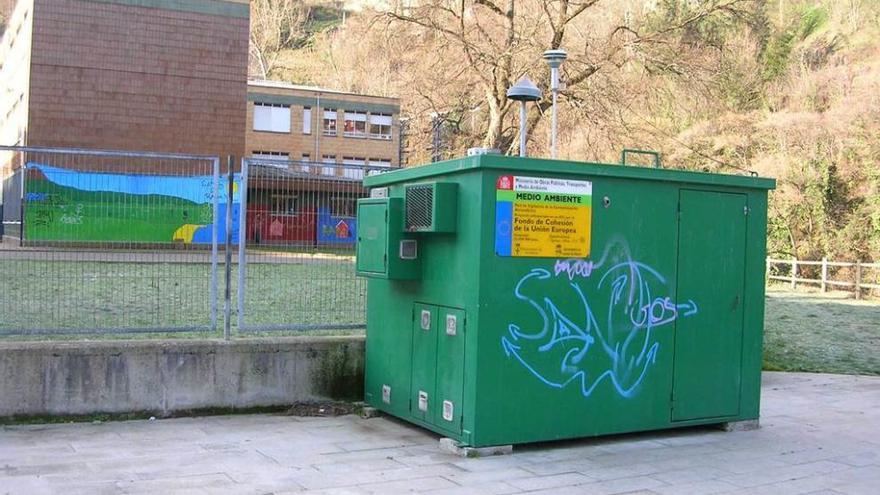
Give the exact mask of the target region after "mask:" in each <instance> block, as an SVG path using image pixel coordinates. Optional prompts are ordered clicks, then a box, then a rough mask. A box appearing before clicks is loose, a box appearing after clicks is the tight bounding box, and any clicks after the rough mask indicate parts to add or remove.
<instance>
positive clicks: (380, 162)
mask: <svg viewBox="0 0 880 495" xmlns="http://www.w3.org/2000/svg"><path fill="white" fill-rule="evenodd" d="M370 166H373V167H389V168H390V167H391V160H389V159H387V158H370Z"/></svg>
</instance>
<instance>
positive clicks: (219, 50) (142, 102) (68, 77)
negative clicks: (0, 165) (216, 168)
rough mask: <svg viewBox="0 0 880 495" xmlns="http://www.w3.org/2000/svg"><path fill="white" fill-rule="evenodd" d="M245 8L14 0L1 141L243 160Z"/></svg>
mask: <svg viewBox="0 0 880 495" xmlns="http://www.w3.org/2000/svg"><path fill="white" fill-rule="evenodd" d="M249 15H250V14H249V6H248V2H247V0H138V1H137V2H132V1H130V0H19V2H18V3H17V4H16V6H15V9H14V11H13V15H12V16H11V19H10V23H9V25H8V27H7V31H6V33H5V34H4V36H3V40H2V44H3V49H2V50H3V51H0V62H2V63H3V66H2V69H0V86H2V87H0V95H2V96H0V98H2V101H0V109H3V113H2V114H0V142H2V143H3V144H26V145H30V146H57V147H77V148H98V149H123V150H149V151H154V152H177V153H196V154H212V155H217V154H235V155H241V154H242V153H243V152H244V143H245V137H244V135H243V133H242V129H243V128H244V125H245V123H244V122H245V104H246V103H245V102H246V94H247V82H246V80H247V57H248V28H249Z"/></svg>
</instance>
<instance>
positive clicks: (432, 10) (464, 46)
mask: <svg viewBox="0 0 880 495" xmlns="http://www.w3.org/2000/svg"><path fill="white" fill-rule="evenodd" d="M598 3H599V0H426V1H424V2H417V3H416V5H415V6H410V7H409V8H407V9H396V10H394V11H388V12H385V13H384V14H383V15H384V17H385V18H386V19H387V20H388V21H389V23H388V28H389V29H392V30H393V29H401V28H404V27H407V26H408V27H411V28H413V29H414V32H416V33H418V32H420V34H421V35H422V36H426V37H430V38H431V39H433V40H435V43H436V47H437V49H438V50H443V51H444V52H445V53H447V54H450V55H452V54H454V53H456V52H457V54H458V55H460V57H461V58H460V65H459V66H460V70H461V71H462V72H465V73H466V76H465V77H464V78H465V79H466V80H468V81H469V82H470V83H471V84H472V91H473V93H474V95H477V94H478V95H479V99H480V100H482V101H481V102H480V101H474V102H473V104H472V106H481V107H482V106H483V105H484V106H485V109H486V111H485V119H484V122H485V126H484V128H483V133H482V144H483V146H486V147H493V148H502V149H507V150H510V149H512V147H513V146H514V145H515V143H514V140H515V132H516V131H515V127H514V126H512V125H511V121H512V119H511V118H510V114H511V109H512V108H513V107H512V104H513V102H511V101H509V100H508V99H507V96H506V91H507V88H508V87H509V86H510V85H511V84H513V83H514V82H515V80H516V79H518V78H519V77H521V76H522V75H523V74H525V73H529V74H530V76H531V78H532V79H533V81H535V83H536V84H537V85H538V86H539V87H541V88H543V89H545V90H546V89H547V88H548V87H549V70H547V68H546V66H545V64H544V63H543V62H542V60H541V53H542V52H543V51H544V50H546V49H556V48H562V47H564V48H566V49H567V50H568V51H569V60H568V61H567V62H566V64H565V66H564V70H565V77H564V80H565V83H566V86H567V87H566V89H565V90H564V91H563V92H562V93H561V96H562V99H563V101H565V100H568V104H570V105H577V104H578V101H581V100H584V99H586V98H590V95H589V94H587V93H588V91H589V89H590V85H589V81H590V80H591V78H593V77H594V76H595V75H596V74H597V73H599V72H600V71H606V72H609V71H615V70H619V69H621V68H622V67H625V66H627V65H628V64H631V63H640V64H642V65H654V66H658V67H659V66H664V64H665V65H666V66H667V69H668V64H669V58H670V57H674V56H675V53H674V50H666V51H665V52H664V51H662V50H656V48H657V47H663V46H669V45H671V44H673V41H674V40H675V39H676V38H677V37H678V36H679V35H680V34H681V33H682V32H684V31H686V30H687V29H689V28H690V27H692V26H694V25H695V24H698V23H700V22H701V21H704V20H705V19H707V18H709V17H711V16H725V15H727V16H736V15H738V14H739V12H740V10H741V9H742V8H744V7H745V6H746V5H747V4H750V3H753V0H709V1H706V2H698V3H696V4H692V5H696V6H695V7H691V9H690V10H688V11H687V12H686V13H685V14H683V15H682V16H680V17H678V18H675V19H670V20H669V22H667V23H663V24H658V25H655V26H652V25H644V26H638V25H635V24H634V23H633V22H631V18H632V16H631V15H630V14H631V12H629V11H628V10H627V9H629V8H631V5H632V4H635V5H638V4H639V2H620V6H619V7H618V4H615V5H614V6H613V7H606V13H607V10H608V9H616V8H617V9H620V10H622V11H623V12H620V14H621V15H619V16H618V17H617V18H618V19H619V22H618V23H612V24H610V25H607V23H606V25H607V27H606V30H605V31H604V32H595V29H593V28H594V26H591V23H590V22H589V19H587V14H588V13H590V12H592V11H593V10H594V7H596V6H597V4H598ZM648 3H649V2H648ZM642 4H643V5H642V7H643V8H646V7H645V4H647V3H646V2H642ZM447 87H448V86H447V85H445V84H444V85H441V86H440V87H439V88H438V90H440V91H446V90H447ZM604 103H607V102H604ZM549 106H550V102H549V100H548V99H545V100H544V101H542V102H540V103H538V105H537V108H536V110H533V111H532V112H531V113H530V114H529V128H530V129H533V128H534V127H536V126H537V125H538V123H539V122H540V121H541V120H542V118H543V115H544V113H545V112H544V111H545V110H547V109H548V108H549Z"/></svg>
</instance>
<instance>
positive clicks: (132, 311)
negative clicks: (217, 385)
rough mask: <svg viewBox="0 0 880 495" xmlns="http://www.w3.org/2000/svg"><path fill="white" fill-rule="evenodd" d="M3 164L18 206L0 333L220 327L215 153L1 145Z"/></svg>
mask: <svg viewBox="0 0 880 495" xmlns="http://www.w3.org/2000/svg"><path fill="white" fill-rule="evenodd" d="M0 159H2V160H3V165H5V169H6V170H7V171H8V170H10V169H11V170H13V171H14V172H13V173H12V174H10V175H8V176H7V177H6V178H5V179H4V181H3V182H4V203H5V204H12V203H15V204H16V207H15V208H9V209H6V208H4V210H5V211H4V222H5V227H6V228H5V231H6V232H5V233H6V236H5V237H3V242H2V243H0V335H30V336H33V335H45V334H97V333H129V334H130V333H144V332H159V333H166V332H211V331H213V330H216V329H217V327H218V317H217V315H218V307H217V301H218V298H217V287H218V280H217V269H218V239H219V236H220V234H221V230H222V229H223V223H221V222H219V221H218V219H220V218H222V217H221V216H220V208H221V206H225V205H223V203H226V202H227V200H226V198H225V197H224V196H223V191H222V190H221V189H220V187H219V185H220V182H221V180H222V179H221V176H220V169H219V161H218V159H217V158H216V157H208V156H197V155H179V154H158V153H130V152H119V151H96V150H76V149H48V148H32V147H5V146H0ZM0 170H3V168H0ZM16 181H17V182H18V183H19V184H20V186H19V188H18V189H16V188H15V185H14V184H15V182H16ZM8 191H17V192H18V193H19V194H18V198H15V197H14V192H13V193H11V194H7V193H8ZM10 196H12V197H10ZM16 200H17V201H16ZM15 216H17V218H14V217H15ZM10 227H15V228H14V229H11V228H10Z"/></svg>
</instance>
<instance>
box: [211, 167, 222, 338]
mask: <svg viewBox="0 0 880 495" xmlns="http://www.w3.org/2000/svg"><path fill="white" fill-rule="evenodd" d="M211 174H212V175H213V183H212V185H211V196H213V200H212V201H211V209H212V212H213V213H212V215H211V218H213V220H214V221H213V222H212V223H213V225H212V226H211V296H210V297H211V332H212V333H213V332H216V331H217V314H218V308H217V299H218V298H219V296H220V294H219V293H218V291H217V258H218V245H219V243H220V239H219V237H220V236H219V230H220V157H219V156H218V157H215V158H214V160H213V163H212V167H211Z"/></svg>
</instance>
